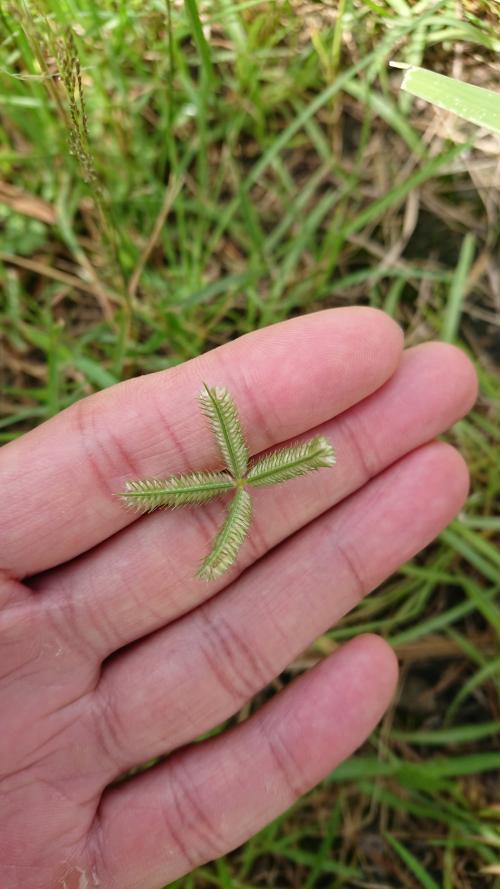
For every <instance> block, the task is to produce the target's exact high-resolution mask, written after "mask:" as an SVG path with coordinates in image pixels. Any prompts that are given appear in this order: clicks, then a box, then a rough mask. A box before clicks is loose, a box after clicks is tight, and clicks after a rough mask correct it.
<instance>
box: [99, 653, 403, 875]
mask: <svg viewBox="0 0 500 889" xmlns="http://www.w3.org/2000/svg"><path fill="white" fill-rule="evenodd" d="M396 678H397V664H396V659H395V657H394V654H393V652H392V651H391V649H390V648H389V647H388V646H387V645H386V643H384V642H383V641H382V640H381V639H378V638H377V637H375V636H363V637H359V638H358V639H356V640H353V641H352V642H350V643H348V644H347V645H345V646H344V647H343V648H342V649H340V650H339V651H338V652H336V653H335V654H334V655H332V656H330V657H329V658H327V660H325V661H324V662H323V663H321V664H320V665H318V666H317V667H315V668H314V669H313V670H312V671H310V672H309V673H308V674H306V675H304V676H302V677H301V678H300V679H298V680H296V681H295V682H294V683H293V684H292V685H291V686H290V687H288V688H287V689H286V690H285V691H284V692H282V693H281V694H280V695H279V696H278V697H277V698H275V699H274V700H272V701H271V702H269V703H268V704H266V705H265V706H264V707H263V708H262V709H261V710H260V711H259V712H258V713H257V714H256V715H255V716H253V717H252V718H251V719H249V720H248V721H247V722H245V723H243V724H241V725H239V726H237V727H236V728H234V729H232V730H231V731H228V732H226V733H225V734H223V735H220V736H219V737H217V738H214V739H213V740H210V741H206V742H204V743H202V744H197V745H194V746H192V747H190V748H187V749H185V750H183V751H181V752H179V753H178V754H176V755H175V756H174V757H173V758H172V759H171V760H170V761H168V762H167V763H166V764H165V765H163V766H161V767H160V768H158V769H154V770H152V771H151V772H148V773H145V774H144V775H142V776H141V777H140V778H138V779H133V780H132V781H130V782H129V783H128V784H125V785H123V786H122V787H120V788H118V789H115V790H111V791H110V792H109V793H108V794H107V795H106V796H105V798H104V800H103V803H102V806H101V810H100V817H99V821H98V825H97V826H96V829H95V831H94V833H93V835H92V839H91V846H90V848H92V849H93V850H94V855H95V861H96V864H95V868H96V873H97V874H98V875H99V879H100V880H101V882H102V883H103V884H104V885H106V886H120V889H132V887H133V889H137V887H138V886H148V887H151V889H159V887H161V886H163V885H164V884H165V883H166V882H170V881H171V880H174V879H175V878H177V877H179V876H181V875H183V874H185V873H186V872H188V871H191V870H192V869H193V868H194V867H196V866H197V865H199V864H201V863H202V862H206V861H208V860H210V859H211V858H214V857H218V856H220V855H222V854H224V853H226V852H228V851H229V850H230V849H233V848H235V847H236V846H238V845H240V843H242V842H244V841H245V840H246V839H247V838H248V837H250V836H251V835H252V834H254V833H255V832H256V831H258V830H259V829H260V828H261V827H263V825H265V824H266V823H267V822H268V821H271V820H272V819H273V818H275V817H276V816H277V815H278V814H280V813H281V812H282V811H284V810H285V809H286V808H287V807H289V806H290V805H291V804H292V803H293V802H294V801H295V800H296V799H297V798H298V797H299V796H301V795H302V794H303V793H305V791H307V790H309V789H310V788H311V787H313V786H314V785H315V784H317V783H318V781H319V780H320V779H321V778H323V777H324V776H325V775H326V774H327V773H328V772H329V771H331V770H332V769H333V768H335V766H336V765H337V764H338V763H339V762H341V761H342V760H343V759H345V757H346V756H349V755H350V754H351V753H352V752H353V751H354V750H355V749H356V748H357V747H358V746H359V745H360V744H361V743H362V742H363V740H364V739H365V738H366V737H367V735H368V734H369V733H370V732H371V731H372V729H373V728H374V726H375V725H376V723H377V722H378V721H379V719H380V717H381V716H382V714H383V712H384V710H385V709H386V708H387V706H388V704H389V702H390V700H391V697H392V695H393V693H394V688H395V684H396ZM131 837H133V842H130V838H131Z"/></svg>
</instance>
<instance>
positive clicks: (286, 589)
mask: <svg viewBox="0 0 500 889" xmlns="http://www.w3.org/2000/svg"><path fill="white" fill-rule="evenodd" d="M467 484H468V476H467V470H466V467H465V464H464V462H463V460H462V458H461V457H460V455H459V454H458V453H457V452H456V451H455V450H454V449H453V448H451V447H450V446H449V445H445V444H442V443H434V444H430V445H426V446H424V447H423V448H421V449H419V450H418V451H414V452H413V453H411V454H409V455H408V456H406V457H405V458H403V460H401V461H400V462H399V463H397V464H396V465H394V466H392V467H391V468H390V469H388V470H387V471H386V472H385V473H383V474H382V475H380V476H378V477H377V478H376V479H374V480H373V481H372V482H370V483H369V484H368V485H366V486H365V487H364V488H363V489H362V490H360V491H358V492H357V493H356V494H353V495H352V496H351V497H350V498H349V499H347V500H344V501H343V502H342V503H341V504H340V505H339V506H337V507H335V508H334V509H333V510H331V511H330V512H327V513H325V514H324V515H322V516H321V517H320V518H319V519H317V520H316V521H315V522H313V523H311V524H309V525H308V526H307V527H306V528H304V529H302V530H301V531H300V532H298V533H297V534H296V535H294V537H291V538H289V539H288V540H287V541H286V542H285V543H283V544H282V545H281V546H280V547H278V548H277V549H275V550H273V551H272V552H271V553H269V554H268V555H267V556H266V557H265V558H263V559H262V560H261V561H260V562H258V563H257V564H256V565H255V566H253V568H252V569H251V570H250V571H248V572H246V573H245V574H244V575H243V576H242V577H241V578H240V579H239V581H238V583H237V584H235V585H234V587H233V586H232V587H228V588H227V589H225V590H224V591H223V592H221V593H220V594H219V595H218V596H216V597H214V598H212V599H210V600H209V601H207V602H206V603H204V604H203V605H202V606H200V607H199V608H198V609H196V610H195V611H193V612H191V613H190V614H189V615H186V616H185V617H184V618H183V619H181V620H179V621H177V622H176V623H174V624H172V625H170V626H169V627H167V628H166V629H164V630H162V631H160V632H158V633H156V634H154V635H152V636H149V637H148V638H147V639H145V640H143V641H142V642H141V643H139V644H137V645H136V646H134V647H133V648H132V649H129V650H126V651H125V652H123V654H121V655H119V656H117V657H116V658H114V659H113V660H112V661H111V662H110V663H109V664H108V665H107V666H106V667H105V669H104V672H103V675H102V679H101V682H100V684H99V686H98V688H97V691H96V693H95V695H94V697H93V698H92V700H91V708H90V710H89V711H88V717H87V718H88V720H90V726H91V728H90V733H91V734H92V733H95V737H96V741H95V743H96V753H95V759H96V761H98V762H100V763H101V765H102V768H103V778H102V780H103V782H106V781H109V780H110V779H111V778H112V777H114V776H115V775H116V774H117V773H119V772H121V771H124V770H125V769H126V768H128V767H129V766H132V765H134V764H136V763H137V762H143V761H146V760H148V759H149V758H150V757H153V756H156V755H158V754H160V753H164V752H168V751H171V750H173V749H175V748H177V747H179V746H180V745H181V744H185V743H186V742H188V741H190V740H192V739H193V738H194V737H196V736H198V735H199V734H201V733H202V732H204V731H207V730H208V729H211V728H212V727H213V726H214V725H217V724H218V723H220V722H221V721H222V720H223V719H225V718H227V717H228V716H230V715H231V714H232V713H234V712H236V711H237V710H238V709H239V708H240V707H241V706H242V705H243V703H244V702H246V701H247V700H248V699H249V698H251V696H252V695H253V694H254V693H255V692H256V691H257V690H259V689H261V688H263V687H264V686H265V685H266V684H267V683H268V682H270V681H271V679H273V678H274V677H275V676H277V675H278V674H279V673H280V672H281V671H282V670H283V669H284V668H285V667H286V666H287V664H289V663H290V661H291V660H292V659H293V658H294V657H296V656H297V655H298V654H299V653H300V652H301V651H303V650H304V648H305V647H306V646H307V645H309V644H310V643H311V641H312V640H314V639H315V638H317V637H318V636H319V635H320V634H321V633H323V632H324V631H325V630H326V629H327V628H328V627H329V626H331V625H332V624H335V623H336V621H338V620H339V619H340V618H341V617H342V616H343V615H344V614H345V613H346V612H348V611H349V610H350V609H351V608H353V607H354V605H356V604H357V603H358V602H359V600H360V598H361V597H362V596H363V595H365V594H366V593H368V592H369V591H370V590H372V589H373V588H374V587H375V586H377V585H378V584H379V583H380V582H381V581H382V580H383V579H384V578H386V577H387V576H388V575H390V574H391V573H392V572H393V571H395V570H396V568H397V567H398V566H399V565H401V564H402V563H403V562H405V561H406V560H407V559H409V558H410V557H411V556H413V555H414V554H415V553H416V552H418V551H419V550H420V549H422V547H424V546H425V545H426V544H428V543H429V542H430V541H431V540H432V539H433V538H434V537H435V536H436V534H438V533H439V531H440V530H441V529H442V528H443V527H444V526H445V525H446V524H448V522H449V521H450V520H451V519H452V517H453V516H454V515H455V514H456V512H457V511H458V510H459V509H460V507H461V505H462V503H463V501H464V498H465V496H466V491H467ZM106 770H108V771H106Z"/></svg>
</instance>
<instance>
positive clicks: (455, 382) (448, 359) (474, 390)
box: [412, 341, 478, 415]
mask: <svg viewBox="0 0 500 889" xmlns="http://www.w3.org/2000/svg"><path fill="white" fill-rule="evenodd" d="M412 351H414V352H425V353H426V354H427V359H428V360H430V361H431V362H432V363H433V364H434V365H435V370H436V374H439V375H440V376H441V379H442V378H443V375H445V376H446V383H447V387H448V388H449V387H450V386H453V390H454V392H455V401H456V402H457V403H459V404H460V408H461V411H462V415H464V414H466V413H468V411H470V409H471V408H472V407H473V405H474V403H475V401H476V399H477V395H478V377H477V372H476V368H475V367H474V364H473V363H472V361H471V360H470V358H469V357H468V355H467V354H466V353H465V352H464V350H463V349H460V348H459V347H458V346H454V345H452V344H451V343H443V342H437V341H431V342H427V343H421V344H420V345H419V346H415V347H414V349H413V350H412Z"/></svg>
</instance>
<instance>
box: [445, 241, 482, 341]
mask: <svg viewBox="0 0 500 889" xmlns="http://www.w3.org/2000/svg"><path fill="white" fill-rule="evenodd" d="M475 248H476V238H475V236H474V235H473V234H472V233H471V232H468V233H467V234H466V235H465V238H464V239H463V241H462V247H461V249H460V256H459V258H458V263H457V267H456V269H455V274H454V275H453V280H452V282H451V287H450V295H449V298H448V304H447V306H446V311H445V316H444V321H443V329H442V333H441V337H442V339H443V340H444V341H445V343H454V342H455V340H456V338H457V332H458V327H459V324H460V318H461V315H462V306H463V303H464V299H465V297H466V296H467V279H468V275H469V272H470V269H471V266H472V262H473V259H474V250H475Z"/></svg>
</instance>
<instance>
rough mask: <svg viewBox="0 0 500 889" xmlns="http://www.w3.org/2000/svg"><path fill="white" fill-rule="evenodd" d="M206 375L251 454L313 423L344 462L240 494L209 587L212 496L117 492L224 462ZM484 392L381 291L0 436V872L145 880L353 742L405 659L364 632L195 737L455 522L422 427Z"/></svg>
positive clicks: (37, 884) (264, 809)
mask: <svg viewBox="0 0 500 889" xmlns="http://www.w3.org/2000/svg"><path fill="white" fill-rule="evenodd" d="M202 381H207V382H208V383H209V384H211V385H215V384H217V385H224V386H227V387H228V389H229V391H230V392H231V394H232V395H233V397H234V398H235V401H236V404H237V405H238V408H239V411H240V414H241V418H242V423H243V428H244V429H245V430H246V433H247V437H248V442H249V446H250V451H251V453H252V454H259V453H261V452H262V451H264V450H265V449H266V448H268V447H275V446H276V445H278V444H285V443H288V442H289V440H297V439H299V438H300V437H301V436H304V437H309V436H310V435H311V433H312V432H314V433H315V434H317V433H321V434H323V435H326V436H327V437H328V438H329V439H330V440H331V442H332V443H333V444H334V446H335V449H336V452H337V461H338V462H337V466H336V467H335V468H334V469H332V470H322V471H320V472H318V473H314V474H313V475H310V476H307V477H305V478H302V479H297V480H295V481H293V482H288V483H287V484H284V485H282V486H279V487H275V488H272V489H260V490H255V491H254V507H255V514H254V521H253V525H252V530H251V533H250V538H249V540H248V541H247V542H246V544H245V546H244V548H243V550H242V552H241V556H240V558H239V559H238V562H237V564H236V565H235V566H234V567H233V568H232V569H231V570H230V572H228V573H227V574H226V575H224V576H223V577H222V578H220V579H219V580H218V581H214V582H213V583H211V584H204V583H202V582H201V581H199V580H197V579H196V578H195V577H194V576H193V575H194V572H195V570H196V567H197V565H198V564H199V562H200V560H201V558H202V557H203V555H204V554H205V553H206V551H207V549H208V547H209V546H210V542H211V539H212V537H213V536H214V533H215V531H216V529H217V527H218V526H219V524H220V519H221V514H222V510H223V504H222V503H212V504H208V505H207V506H203V507H196V508H194V509H187V510H176V511H173V512H168V511H164V512H158V513H154V514H153V515H151V516H145V517H140V518H137V517H136V515H135V514H133V513H131V512H129V511H127V510H126V509H124V508H123V505H122V504H121V503H120V501H119V500H118V499H117V498H114V497H113V496H112V494H113V493H115V492H117V491H120V490H122V489H123V486H124V482H125V481H126V480H127V479H128V478H142V477H147V476H154V475H159V476H161V475H166V474H174V473H178V472H182V471H186V470H190V469H210V468H218V467H219V458H218V455H217V452H216V450H215V445H214V442H213V437H212V435H211V434H210V431H209V430H208V428H207V425H206V423H205V421H204V420H203V417H201V416H200V412H199V409H198V404H197V395H198V392H199V391H200V389H201V385H202ZM475 397H476V379H475V375H474V370H473V367H472V365H471V364H470V362H469V361H468V359H467V358H466V357H465V355H464V354H463V353H461V352H460V351H458V350H457V349H455V348H453V347H451V346H447V345H443V344H437V343H429V344H425V345H423V346H418V347H416V348H412V349H409V350H407V351H405V352H403V344H402V334H401V331H400V329H399V327H398V326H397V325H396V324H395V323H394V322H393V321H391V319H390V318H388V317H387V316H385V315H383V314H382V313H381V312H378V311H375V310H372V309H365V308H347V309H333V310H326V311H324V312H319V313H316V314H312V315H309V316H307V317H304V318H298V319H294V320H291V321H287V322H285V323H283V324H278V325H274V326H272V327H269V328H266V329H265V330H262V331H258V332H255V333H252V334H250V335H248V336H245V337H242V338H240V339H239V340H236V341H234V342H231V343H229V344H227V345H225V346H222V347H221V348H218V349H216V350H214V351H212V352H210V353H209V354H207V355H204V356H202V357H200V358H197V359H195V360H193V361H190V362H188V363H186V364H184V365H182V366H180V367H178V368H175V369H171V370H167V371H165V372H161V373H157V374H151V375H149V376H146V377H141V378H139V379H136V380H132V381H129V382H125V383H122V384H120V385H118V386H114V387H113V388H111V389H108V390H106V391H104V392H102V393H99V394H96V395H94V396H91V397H90V398H86V399H84V400H82V401H80V402H78V403H77V404H76V405H74V406H73V407H71V408H69V409H68V410H66V411H63V412H62V413H61V414H60V415H59V416H57V417H54V418H53V419H51V420H49V421H48V422H47V423H44V424H43V425H42V426H40V427H39V428H37V429H35V430H34V431H32V432H30V433H28V434H26V435H25V436H23V437H22V438H21V439H19V440H18V441H15V442H12V443H10V444H8V445H6V446H5V447H4V448H3V449H2V451H1V452H0V485H1V489H2V491H3V501H4V504H8V508H4V510H3V513H2V516H1V518H0V541H1V544H0V564H1V566H2V579H1V583H0V712H1V713H2V723H3V730H2V732H1V733H0V793H1V795H2V796H1V799H2V803H1V806H0V885H1V886H2V887H5V889H21V887H22V889H89V887H93V886H101V887H105V889H159V887H161V886H163V885H164V884H165V883H168V882H169V881H171V880H174V879H175V878H177V877H179V876H181V875H183V874H185V873H187V872H189V871H190V870H192V869H193V868H194V867H195V866H196V865H198V864H200V863H202V862H205V861H207V860H209V859H211V858H214V857H217V856H219V855H221V854H223V853H225V852H226V851H228V850H230V849H232V848H234V847H235V846H237V845H239V844H240V843H242V842H243V841H244V840H245V839H246V838H248V837H249V836H251V835H252V834H253V833H254V832H256V831H257V830H259V828H261V827H262V826H263V825H265V824H266V823H267V822H268V821H270V820H271V819H273V818H274V817H276V816H277V815H278V814H279V813H280V812H282V811H283V810H284V809H286V808H287V807H288V806H289V805H290V804H291V803H292V802H293V801H294V800H295V799H297V797H299V796H300V795H301V794H302V793H304V792H305V791H307V790H308V789H309V788H311V787H312V786H314V785H315V784H316V783H317V782H318V781H319V780H320V779H321V778H322V777H323V776H324V775H325V774H327V773H328V772H329V771H330V770H331V769H332V768H334V767H335V766H336V765H337V764H338V763H339V762H340V761H341V760H342V759H344V758H345V757H346V756H348V755H349V754H351V753H352V752H353V751H354V750H355V749H356V748H357V747H358V746H359V745H360V744H361V743H362V742H363V741H364V740H365V738H366V737H367V735H368V734H369V733H370V732H371V730H372V729H373V727H374V726H375V725H376V723H377V722H378V720H379V719H380V718H381V716H382V714H383V713H384V711H385V710H386V708H387V706H388V705H389V703H390V701H391V698H392V696H393V693H394V689H395V684H396V680H397V663H396V659H395V656H394V654H393V652H392V651H391V649H390V648H389V647H388V645H387V644H386V643H385V642H384V641H383V640H381V639H379V638H377V637H374V636H359V637H357V638H356V639H354V640H353V641H351V642H349V643H348V644H346V645H344V646H343V647H341V648H340V649H338V650H337V651H336V652H335V653H334V654H333V655H331V656H330V657H327V658H326V659H325V660H323V661H322V662H321V663H320V664H319V665H318V666H316V667H315V668H314V669H312V670H311V671H310V672H309V673H307V674H304V675H303V676H301V677H300V678H299V679H297V680H296V681H295V682H293V683H292V684H290V685H289V686H288V687H287V688H286V689H285V690H284V691H282V692H281V693H280V694H279V695H277V696H275V697H274V698H273V699H272V700H271V701H269V702H268V703H267V704H266V705H265V706H263V707H262V708H261V709H260V710H259V711H258V712H257V713H255V714H254V715H252V716H251V717H250V718H249V719H248V720H247V721H246V722H243V723H240V724H238V725H237V726H236V727H234V728H231V729H230V730H228V731H226V732H224V733H223V734H220V735H218V736H217V737H214V738H212V739H210V740H208V741H205V742H202V743H197V744H193V743H192V742H193V740H194V739H195V738H196V737H198V736H199V735H200V734H202V733H204V732H206V731H207V730H209V729H210V728H213V727H214V726H216V725H217V724H219V723H220V722H221V721H223V720H224V719H226V718H227V717H229V716H230V715H231V714H233V713H235V712H236V711H237V710H238V709H239V708H240V707H241V706H242V705H243V704H244V702H245V701H247V700H248V699H249V698H251V696H252V695H254V694H255V693H256V692H257V691H258V690H259V689H261V688H263V687H264V686H265V685H266V684H267V683H269V682H270V681H271V680H272V679H273V677H275V676H276V675H277V674H278V673H279V672H280V671H282V670H283V669H284V668H285V667H286V665H287V664H288V663H290V661H291V660H292V659H293V658H294V657H295V656H297V655H298V654H299V653H300V652H301V651H302V650H303V649H304V648H305V647H306V646H307V645H308V644H309V643H311V641H312V640H314V639H315V638H316V637H317V636H318V635H319V634H321V633H322V632H324V631H325V630H326V629H327V628H328V627H330V626H331V625H332V624H335V622H336V621H338V620H339V619H340V618H341V617H342V615H344V614H345V613H346V612H348V611H349V610H350V609H351V608H353V607H354V606H355V605H356V603H357V602H359V600H360V598H361V597H362V596H364V595H367V594H368V593H369V592H370V591H371V590H373V589H374V588H375V587H376V586H377V585H378V584H380V583H381V581H383V580H384V578H386V577H387V576H388V575H390V574H391V573H392V572H393V571H395V570H396V569H397V567H398V566H399V565H401V564H402V563H403V562H405V561H406V560H407V559H409V558H410V557H412V556H413V555H414V554H415V553H416V552H418V551H419V550H420V549H422V547H424V546H426V545H427V544H428V543H429V542H430V541H431V540H432V539H433V538H434V537H435V536H436V534H438V533H439V531H440V530H441V529H442V528H443V527H445V526H446V525H447V524H448V522H449V521H450V520H451V519H452V518H453V516H454V515H455V514H456V513H457V511H458V510H459V509H460V508H461V506H462V504H463V502H464V499H465V497H466V494H467V488H468V475H467V470H466V467H465V465H464V462H463V460H462V458H461V456H460V455H459V454H458V453H457V452H456V451H455V450H454V449H453V448H451V447H450V446H448V445H445V444H443V443H436V442H435V441H434V439H435V437H436V436H437V435H439V434H440V433H441V432H443V431H444V430H445V429H447V428H448V427H449V426H450V425H451V424H452V423H453V422H455V421H456V420H457V419H458V418H459V417H461V416H463V415H464V414H465V413H466V412H467V411H468V410H469V409H470V407H471V406H472V404H473V402H474V400H475ZM162 753H169V754H170V755H169V756H168V757H167V759H166V760H165V761H164V762H163V763H162V764H161V765H160V766H158V767H157V768H155V769H152V770H150V771H147V772H145V773H143V774H141V775H137V776H136V777H134V778H133V779H131V780H130V781H128V782H125V783H122V784H120V785H118V786H110V785H111V783H112V782H113V781H114V779H116V778H117V777H118V776H119V775H120V774H122V773H123V772H124V771H125V770H127V769H128V768H130V767H131V766H133V765H137V764H139V763H141V762H145V761H147V760H148V759H150V758H151V757H154V756H157V755H159V754H162Z"/></svg>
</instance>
